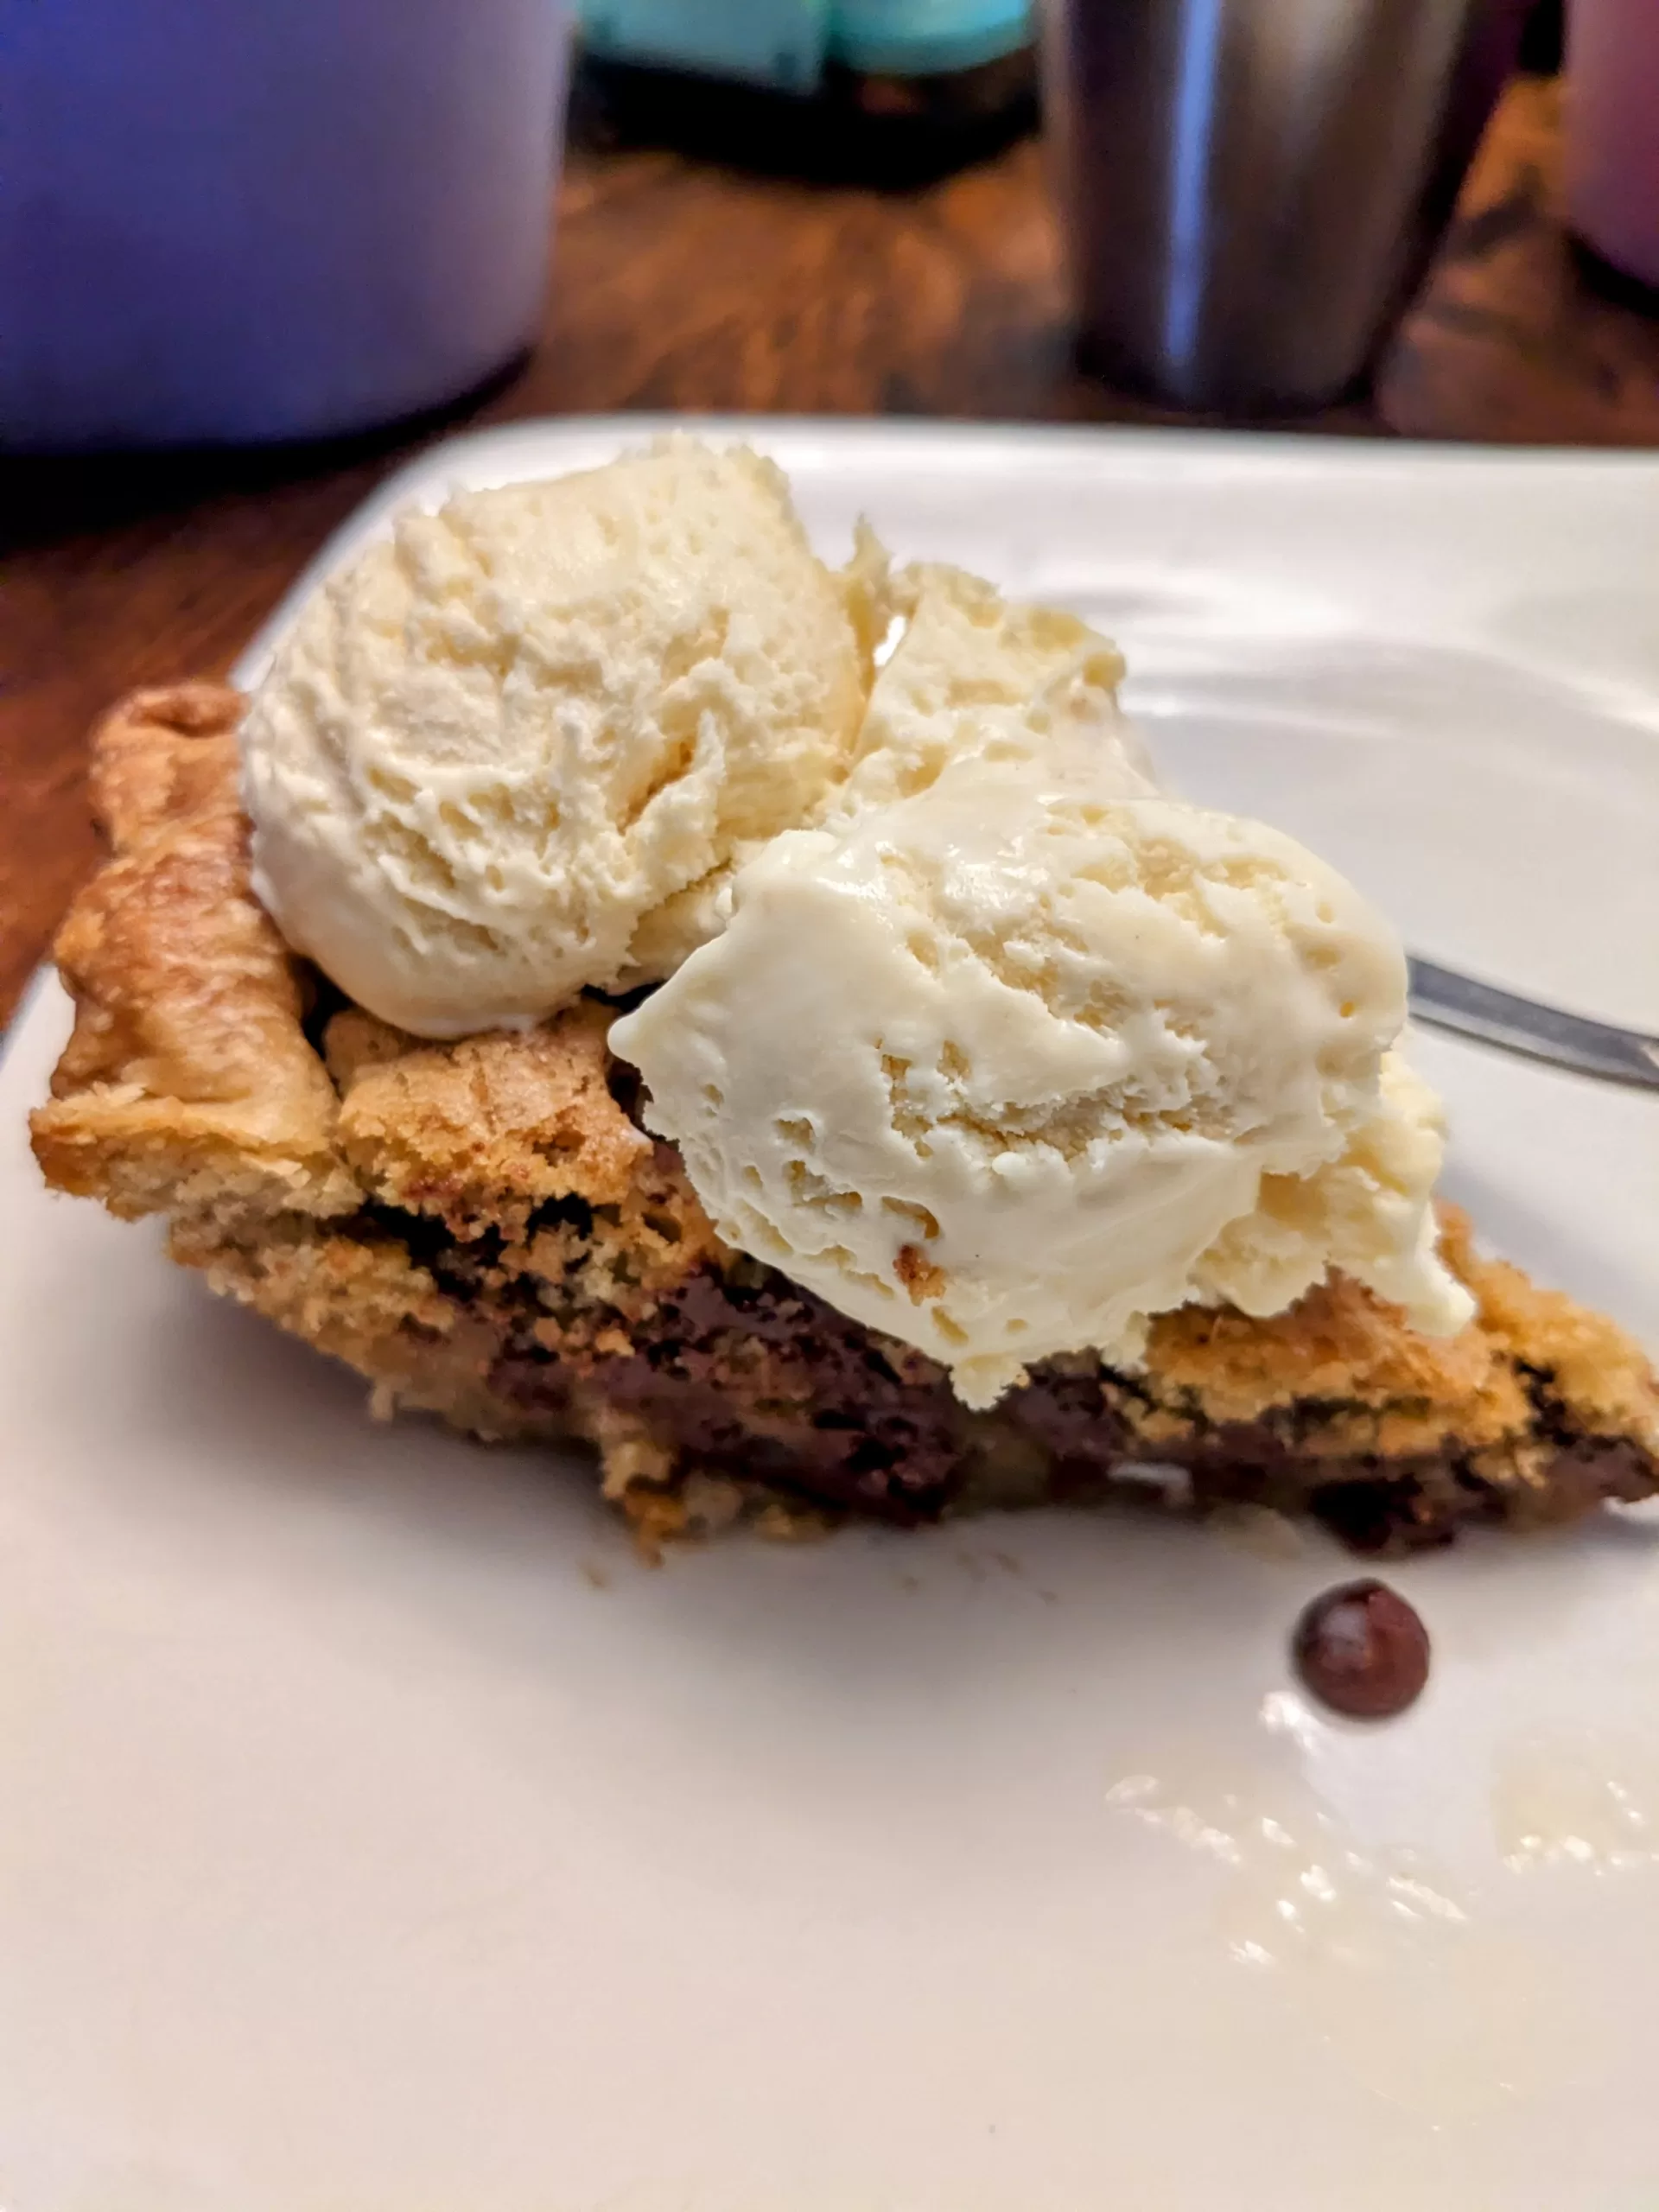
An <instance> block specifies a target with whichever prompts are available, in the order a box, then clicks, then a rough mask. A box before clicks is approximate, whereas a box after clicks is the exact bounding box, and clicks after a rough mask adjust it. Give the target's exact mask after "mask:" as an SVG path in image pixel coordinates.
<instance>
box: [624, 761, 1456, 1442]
mask: <svg viewBox="0 0 1659 2212" xmlns="http://www.w3.org/2000/svg"><path fill="white" fill-rule="evenodd" d="M1123 780H1124V779H1123V776H1122V771H1121V768H1120V767H1119V766H1115V765H1113V764H1112V763H1111V762H1110V761H1109V762H1108V764H1107V768H1106V771H1105V772H1102V770H1101V766H1100V760H1099V756H1098V753H1097V751H1096V752H1091V750H1090V747H1089V745H1088V744H1087V743H1086V742H1083V743H1072V742H1065V743H1060V744H1057V745H1056V746H1055V747H1053V748H1052V750H1051V751H1049V752H1048V753H1040V752H1039V753H1033V750H1032V749H1031V748H1029V747H1022V746H1021V745H1020V744H1019V743H1018V742H1014V743H1010V744H1001V743H999V742H998V741H997V740H996V739H995V736H993V737H992V739H991V740H990V741H988V742H987V743H985V744H984V745H982V746H981V747H979V748H978V749H977V750H972V751H969V752H967V753H963V754H962V755H960V756H958V757H957V758H955V759H951V760H946V761H945V763H944V766H942V767H940V768H939V770H938V773H937V774H936V775H935V776H934V777H933V779H932V780H931V782H930V783H928V784H927V785H925V788H923V789H922V790H920V791H918V792H916V793H915V794H914V795H912V796H910V797H906V798H896V799H892V800H889V801H887V802H885V803H882V804H875V805H873V806H870V807H868V808H867V809H865V810H862V811H860V812H856V813H853V814H851V815H849V817H845V818H843V819H842V820H840V821H838V822H836V823H834V824H833V825H831V826H829V827H825V828H823V829H809V830H802V831H798V832H796V833H794V834H792V835H789V836H783V837H780V838H779V839H777V840H776V841H775V842H773V843H772V845H771V846H770V847H769V848H768V849H766V852H765V853H763V854H762V855H760V857H759V858H758V859H756V860H754V861H751V862H750V863H749V864H748V866H747V867H746V868H744V869H743V870H742V871H741V873H740V874H739V876H738V878H737V882H736V887H735V905H734V914H733V917H732V919H731V921H730V923H729V924H728V927H727V928H726V930H725V932H724V934H723V935H721V937H719V938H717V939H715V941H714V942H713V943H711V944H708V945H705V946H704V947H703V948H702V950H698V951H697V952H696V953H694V954H693V955H692V957H690V959H689V960H688V961H687V962H686V963H685V964H684V965H683V967H682V968H681V969H679V971H678V972H677V975H676V976H674V977H673V978H672V980H671V982H668V983H666V984H665V985H664V987H663V988H661V989H660V990H658V992H657V993H655V994H654V995H653V996H652V997H651V998H650V999H648V1000H647V1001H645V1003H644V1004H643V1005H642V1006H640V1007H639V1008H638V1009H637V1010H636V1011H635V1012H634V1013H633V1014H631V1015H629V1016H628V1017H627V1018H626V1020H622V1021H620V1022H618V1023H617V1024H616V1025H615V1027H613V1030H612V1033H611V1041H612V1046H613V1049H614V1050H615V1051H616V1052H618V1053H620V1055H621V1056H622V1057H623V1058H626V1059H629V1060H632V1062H634V1063H635V1064H636V1065H638V1066H639V1069H640V1071H641V1072H642V1074H643V1075H644V1077H645V1084H646V1086H647V1089H648V1091H649V1104H648V1108H647V1118H648V1120H649V1122H651V1124H652V1127H653V1128H657V1129H658V1130H659V1131H660V1132H662V1133H663V1134H664V1135H669V1136H671V1137H674V1138H676V1139H677V1141H678V1142H679V1144H680V1147H681V1148H682V1151H683V1155H684V1159H685V1162H686V1166H687V1169H688V1171H689V1173H690V1177H691V1180H692V1182H693V1184H694V1185H695V1187H696V1191H697V1194H698V1196H699V1197H700V1198H701V1199H702V1202H703V1204H704V1205H705V1206H706V1207H707V1208H708V1210H709V1213H710V1215H711V1217H713V1219H714V1221H715V1224H716V1225H717V1227H718V1228H719V1230H720V1232H721V1235H722V1236H724V1237H726V1238H727V1239H728V1241H729V1242H730V1243H734V1244H735V1245H736V1246H738V1247H739V1248H740V1249H742V1250H744V1251H746V1252H748V1253H750V1254H753V1255H754V1256H755V1257H757V1258H759V1259H761V1260H764V1261H766V1262H770V1263H771V1264H772V1265H773V1266H775V1267H778V1268H781V1269H782V1270H783V1271H784V1272H785V1273H786V1274H789V1275H791V1276H792V1277H793V1278H794V1279H795V1280H796V1281H798V1282H800V1283H802V1284H804V1285H805V1286H806V1287H808V1288H810V1289H812V1290H814V1291H817V1293H819V1294H821V1295H822V1296H823V1298H825V1299H826V1300H829V1302H830V1303H831V1304H832V1305H834V1306H837V1307H838V1308H839V1309H840V1310H841V1311H842V1312H843V1313H848V1314H850V1315H851V1316H853V1317H854V1318H855V1319H858V1320H860V1321H862V1322H864V1323H866V1324H867V1325H869V1326H871V1327H874V1328H876V1329H880V1330H883V1331H885V1332H887V1333H888V1334H890V1335H892V1336H894V1337H898V1338H901V1339H903V1340H905V1341H906V1342H907V1343H909V1344H914V1345H916V1346H918V1347H919V1348H920V1349H921V1350H923V1351H927V1352H930V1353H931V1354H932V1355H933V1356H934V1357H936V1358H938V1359H939V1360H941V1361H943V1362H944V1363H945V1364H946V1365H948V1366H949V1367H950V1370H951V1373H952V1377H953V1381H954V1382H955V1384H956V1387H957V1391H958V1394H959V1395H961V1396H962V1397H963V1399H964V1400H965V1401H966V1402H968V1403H969V1404H970V1405H983V1404H987V1403H988V1402H992V1401H993V1400H995V1397H996V1396H997V1395H999V1394H1000V1393H1001V1391H1002V1390H1003V1389H1006V1388H1007V1386H1008V1385H1009V1384H1010V1383H1014V1382H1015V1381H1017V1380H1018V1379H1019V1378H1020V1373H1021V1370H1023V1368H1024V1367H1025V1366H1026V1365H1027V1363H1029V1362H1031V1361H1033V1360H1036V1359H1040V1358H1042V1357H1046V1356H1047V1355H1050V1354H1053V1353H1057V1352H1061V1351H1071V1350H1080V1349H1083V1348H1086V1347H1094V1348H1098V1349H1099V1350H1101V1351H1103V1352H1105V1353H1107V1354H1108V1355H1109V1356H1116V1357H1124V1358H1132V1357H1134V1353H1135V1346H1136V1344H1137V1343H1138V1341H1139V1337H1140V1333H1141V1328H1142V1325H1143V1324H1144V1320H1145V1319H1146V1317H1147V1316H1148V1315H1150V1314H1154V1313H1160V1312H1162V1311H1165V1310H1166V1309H1168V1308H1170V1307H1173V1306H1179V1305H1182V1304H1184V1303H1186V1302H1188V1301H1189V1300H1194V1299H1198V1300H1216V1299H1219V1298H1222V1297H1228V1298H1231V1299H1232V1300H1234V1301H1235V1302H1236V1303H1237V1304H1238V1305H1240V1306H1243V1309H1244V1310H1245V1311H1247V1312H1272V1311H1277V1310H1279V1309H1280V1308H1281V1307H1282V1306H1284V1305H1286V1304H1287V1303H1288V1302H1290V1300H1293V1299H1294V1297H1296V1296H1297V1295H1298V1294H1300V1292H1301V1291H1302V1290H1304V1289H1306V1287H1308V1286H1309V1285H1311V1284H1312V1283H1313V1282H1315V1281H1318V1280H1319V1278H1320V1277H1322V1276H1323V1274H1325V1270H1326V1268H1327V1267H1329V1266H1331V1265H1333V1264H1334V1265H1337V1266H1339V1267H1341V1268H1344V1269H1346V1270H1347V1271H1348V1272H1350V1273H1351V1274H1354V1275H1357V1277H1358V1278H1359V1279H1360V1280H1361V1281H1366V1282H1369V1283H1371V1284H1373V1285H1374V1286H1375V1287H1376V1288H1377V1289H1378V1290H1379V1291H1381V1292H1382V1293H1383V1294H1385V1295H1387V1296H1388V1297H1389V1298H1391V1299H1395V1300H1398V1301H1399V1302H1401V1303H1402V1304H1403V1305H1405V1306H1407V1307H1408V1311H1409V1312H1410V1313H1411V1316H1412V1318H1413V1319H1414V1321H1416V1322H1417V1323H1418V1325H1421V1326H1422V1327H1425V1328H1427V1329H1431V1330H1450V1329H1453V1328H1456V1327H1457V1326H1459V1325H1460V1324H1461V1322H1462V1320H1463V1319H1465V1318H1466V1314H1467V1311H1468V1304H1467V1300H1466V1296H1465V1294H1464V1293H1463V1292H1462V1291H1461V1290H1460V1289H1459V1287H1458V1286H1457V1285H1456V1284H1455V1282H1454V1281H1453V1280H1452V1277H1451V1276H1450V1274H1448V1273H1447V1272H1446V1269H1445V1268H1443V1267H1442V1265H1441V1264H1440V1262H1439V1260H1438V1259H1437V1257H1436V1256H1435V1253H1434V1249H1433V1228H1432V1224H1431V1220H1430V1216H1429V1211H1428V1194H1429V1190H1430V1187H1431V1185H1432V1184H1433V1177H1434V1173H1435V1170H1436V1169H1437V1167H1438V1165H1439V1160H1440V1138H1439V1131H1438V1124H1437V1122H1436V1121H1435V1119H1434V1109H1433V1101H1432V1100H1431V1099H1430V1098H1428V1096H1427V1093H1423V1092H1421V1090H1420V1089H1419V1088H1418V1087H1416V1086H1415V1085H1414V1083H1413V1080H1412V1078H1411V1077H1409V1075H1408V1073H1407V1072H1406V1071H1403V1070H1396V1069H1395V1066H1394V1065H1393V1063H1392V1062H1391V1060H1390V1058H1389V1048H1390V1047H1391V1046H1392V1045H1393V1042H1394V1039H1395V1036H1396V1034H1397V1033H1398V1032H1399V1030H1400V1028H1401V1026H1402V1021H1403V1019H1404V1014H1405V991H1406V978H1405V968H1404V963H1403V960H1402V956H1401V953H1400V950H1399V947H1398V945H1397V944H1396V943H1395V939H1394V938H1393V936H1392V935H1391V933H1390V932H1389V930H1388V928H1387V927H1386V926H1385V925H1384V924H1383V922H1382V921H1381V920H1380V919H1379V918H1378V917H1377V916H1376V914H1375V913H1374V912H1372V911H1371V909H1370V907H1369V906H1367V905H1366V904H1365V902H1364V901H1363V899H1361V898H1360V897H1359V895H1358V894H1357V893H1356V892H1355V891H1354V890H1353V889H1352V888H1351V887H1350V886H1349V885H1348V884H1347V883H1345V882H1344V880H1343V879H1342V878H1341V877H1340V876H1338V874H1336V873H1335V872H1334V871H1333V870H1332V869H1331V868H1327V867H1325V865H1324V863H1323V862H1321V861H1319V860H1317V859H1316V858H1315V857H1314V856H1313V854H1311V853H1309V852H1306V850H1304V849H1302V848H1301V847H1300V845H1298V844H1296V843H1295V842H1294V841H1293V840H1292V839H1291V838H1289V837H1287V836H1281V835H1280V834H1279V833H1278V832H1276V831H1274V830H1272V829H1267V828H1264V827H1263V826H1262V825H1261V824H1259V823H1251V822H1245V821H1241V820H1236V819H1234V818H1232V817H1227V816H1224V815H1220V814H1215V813H1210V812H1206V811H1205V810H1200V809H1198V808H1194V807H1189V806H1185V805H1182V804H1178V803H1177V802H1175V801H1173V800H1171V799H1167V798H1160V797H1155V796H1145V795H1136V794H1135V793H1131V794H1130V795H1128V796H1119V795H1117V791H1119V790H1121V789H1122V782H1123ZM1115 786H1116V788H1115ZM1143 788H1144V787H1142V789H1143Z"/></svg>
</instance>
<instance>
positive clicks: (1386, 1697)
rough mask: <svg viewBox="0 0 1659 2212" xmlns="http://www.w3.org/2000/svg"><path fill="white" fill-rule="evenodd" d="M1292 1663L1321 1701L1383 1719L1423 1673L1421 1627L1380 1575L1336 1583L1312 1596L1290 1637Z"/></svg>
mask: <svg viewBox="0 0 1659 2212" xmlns="http://www.w3.org/2000/svg"><path fill="white" fill-rule="evenodd" d="M1290 1648H1291V1654H1292V1656H1293V1657H1294V1660H1295V1662H1296V1670H1297V1672H1298V1674H1300V1676H1301V1678H1302V1680H1303V1681H1304V1682H1305V1683H1306V1685H1307V1688H1309V1689H1310V1690H1312V1692H1313V1694H1314V1696H1315V1697H1316V1698H1318V1699H1319V1702H1320V1703H1321V1704H1322V1705H1328V1706H1330V1707H1331V1708H1332V1711H1333V1712H1337V1713H1346V1714H1347V1715H1348V1716H1349V1718H1350V1719H1354V1720H1389V1719H1393V1717H1394V1715H1395V1713H1403V1712H1404V1711H1405V1709H1406V1707H1408V1705H1413V1704H1414V1703H1415V1702H1416V1700H1417V1699H1418V1698H1419V1697H1420V1696H1421V1694H1422V1688H1423V1684H1424V1683H1425V1682H1426V1681H1427V1680H1428V1630H1427V1629H1426V1628H1425V1627H1424V1626H1423V1624H1422V1623H1421V1620H1419V1618H1417V1615H1416V1614H1415V1613H1414V1611H1412V1609H1411V1607H1410V1606H1409V1605H1408V1604H1407V1603H1406V1601H1405V1599H1403V1598H1402V1597H1399V1596H1397V1595H1396V1594H1395V1592H1394V1591H1392V1590H1390V1589H1389V1586H1388V1585H1387V1583H1385V1582H1373V1581H1369V1580H1368V1581H1364V1582H1343V1583H1339V1584H1338V1586H1337V1587H1336V1588H1335V1589H1334V1590H1327V1591H1326V1592H1325V1593H1324V1595H1323V1596H1322V1597H1319V1598H1316V1599H1314V1600H1313V1604H1312V1605H1309V1606H1308V1607H1307V1609H1306V1611H1305V1612H1304V1613H1303V1614H1302V1616H1301V1618H1300V1620H1299V1621H1298V1622H1297V1624H1296V1626H1295V1630H1294V1633H1293V1634H1292V1637H1291V1646H1290Z"/></svg>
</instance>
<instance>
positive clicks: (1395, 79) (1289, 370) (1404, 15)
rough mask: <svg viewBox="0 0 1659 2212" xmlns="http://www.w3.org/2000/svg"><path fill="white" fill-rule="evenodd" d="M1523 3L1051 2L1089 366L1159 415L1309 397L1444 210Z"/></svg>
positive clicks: (1404, 278)
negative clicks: (1164, 405) (1153, 401)
mask: <svg viewBox="0 0 1659 2212" xmlns="http://www.w3.org/2000/svg"><path fill="white" fill-rule="evenodd" d="M1522 12H1523V8H1522V4H1521V0H1046V5H1045V19H1044V23H1043V44H1044V70H1045V78H1046V85H1045V98H1046V111H1047V118H1048V130H1049V135H1050V139H1051V143H1052V149H1053V156H1054V175H1055V183H1056V189H1057V193H1058V200H1059V207H1060V216H1061V222H1062V226H1063V229H1064V231H1065V238H1066V244H1067V250H1068V258H1069V260H1070V263H1071V274H1072V280H1073V285H1074V292H1075V299H1076V304H1077V320H1078V326H1079V331H1078V334H1079V341H1080V346H1081V350H1082V352H1083V354H1084V359H1085V360H1086V361H1088V362H1089V363H1090V365H1092V366H1094V367H1096V368H1097V369H1099V370H1100V371H1101V372H1103V374H1105V375H1107V376H1109V377H1111V378H1115V379H1116V380H1117V381H1120V382H1122V383H1126V384H1128V385H1133V386H1135V387H1136V388H1137V389H1140V390H1142V391H1148V392H1150V393H1152V394H1154V395H1155V396H1156V397H1160V398H1162V399H1165V400H1167V401H1169V402H1172V403H1173V404H1175V405H1177V406H1180V407H1188V408H1194V409H1203V410H1215V411H1222V412H1228V413H1239V412H1251V411H1258V410H1275V409H1285V410H1289V409H1294V408H1306V407H1313V406H1318V405H1319V404H1323V403H1325V402H1326V401H1329V400H1331V399H1333V398H1335V397H1338V395H1339V394H1340V393H1342V392H1343V391H1345V390H1346V389H1348V388H1349V387H1350V386H1351V385H1353V384H1354V383H1355V382H1356V380H1357V378H1359V377H1360V376H1361V375H1362V373H1363V371H1364V370H1365V368H1366V367H1367V365H1369V363H1370V359H1371V358H1372V356H1373V355H1374V353H1375V352H1376V348H1377V346H1378V344H1379V342H1380V340H1382V338H1383V335H1384V334H1385V333H1386V331H1387V329H1388V327H1389V324H1390V322H1391V321H1392V320H1393V318H1394V317H1395V315H1396V314H1397V313H1398V312H1399V310H1400V308H1402V306H1403V305H1404V303H1405V302H1406V299H1407V298H1408V296H1409V293H1410V291H1411V289H1413V287H1414V285H1415V283H1417V281H1418V280H1419V278H1420V277H1421V274H1422V271H1423V270H1424V267H1425V265H1426V264H1427V257H1428V253H1429V251H1430V250H1431V249H1432V247H1433V244H1434V241H1435V238H1437V237H1438V235H1439V233H1440V231H1441V229H1442V228H1443V227H1444V225H1445V223H1446V219H1447V218H1448V216H1449V215H1450V214H1451V212H1452V205H1453V203H1454V201H1455V200H1456V198H1457V193H1458V188H1459V185H1460V184H1461V182H1462V181H1463V176H1464V172H1465V169H1466V168H1467V167H1468V164H1469V162H1470V159H1471V156H1472V155H1473V153H1474V150H1475V147H1476V145H1477V144H1478V141H1479V137H1480V134H1481V131H1482V130H1483V128H1484V124H1485V122H1486V118H1487V116H1488V115H1489V113H1490V112H1491V105H1492V103H1493V101H1494V99H1496V97H1497V92H1498V90H1499V88H1500V86H1501V85H1502V83H1503V79H1504V77H1505V75H1506V74H1507V73H1508V71H1509V68H1510V64H1511V61H1512V60H1513V56H1514V52H1515V48H1516V43H1517V41H1518V38H1519V32H1520V23H1521V16H1522Z"/></svg>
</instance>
